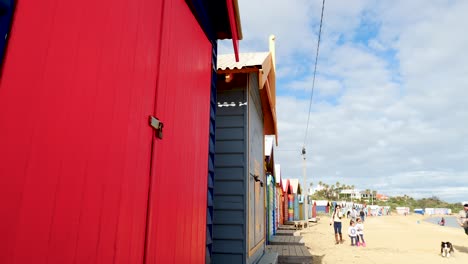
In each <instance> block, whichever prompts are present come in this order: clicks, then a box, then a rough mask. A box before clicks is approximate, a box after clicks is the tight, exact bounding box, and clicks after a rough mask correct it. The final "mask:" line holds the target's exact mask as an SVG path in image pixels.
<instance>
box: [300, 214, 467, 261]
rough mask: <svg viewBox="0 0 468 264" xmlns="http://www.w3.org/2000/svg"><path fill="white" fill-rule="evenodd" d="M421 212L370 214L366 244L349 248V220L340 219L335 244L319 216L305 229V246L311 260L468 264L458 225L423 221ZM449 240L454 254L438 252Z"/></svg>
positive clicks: (465, 236) (365, 225)
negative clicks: (339, 233)
mask: <svg viewBox="0 0 468 264" xmlns="http://www.w3.org/2000/svg"><path fill="white" fill-rule="evenodd" d="M424 218H425V217H424V216H421V215H409V216H399V215H391V216H381V217H369V218H368V219H366V222H365V223H364V229H365V232H364V239H365V240H366V244H367V246H366V247H365V248H363V247H352V246H350V244H351V243H350V239H349V237H348V235H347V230H348V227H349V220H348V219H345V220H344V222H343V229H342V232H343V239H345V242H344V243H343V244H339V245H335V242H334V239H335V238H334V233H333V227H332V226H330V225H329V218H328V217H324V216H321V217H320V220H319V222H318V223H317V224H314V225H312V226H310V227H309V228H307V229H304V230H303V232H302V236H303V237H304V241H305V245H306V246H307V247H308V248H309V250H310V252H311V253H312V255H313V256H314V263H315V264H317V263H322V264H334V263H346V264H352V263H356V264H357V263H359V264H368V263H379V264H386V263H391V264H400V263H403V264H405V263H411V264H417V263H424V264H431V263H464V264H467V263H468V236H467V235H465V233H464V230H463V229H461V228H452V227H446V226H445V227H443V226H438V225H435V224H431V223H428V222H426V221H423V219H424ZM442 241H450V242H452V244H453V245H454V248H455V253H454V254H453V255H452V256H451V257H450V258H443V257H442V256H441V255H440V243H441V242H442Z"/></svg>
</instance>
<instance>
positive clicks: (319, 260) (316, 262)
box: [312, 255, 325, 264]
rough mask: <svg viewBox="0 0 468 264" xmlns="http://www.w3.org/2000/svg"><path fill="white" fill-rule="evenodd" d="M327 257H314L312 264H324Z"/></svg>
mask: <svg viewBox="0 0 468 264" xmlns="http://www.w3.org/2000/svg"><path fill="white" fill-rule="evenodd" d="M323 257H325V255H322V256H319V255H312V263H314V264H322V259H323Z"/></svg>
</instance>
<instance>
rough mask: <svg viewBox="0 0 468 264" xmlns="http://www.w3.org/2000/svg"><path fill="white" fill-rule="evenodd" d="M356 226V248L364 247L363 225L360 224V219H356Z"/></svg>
mask: <svg viewBox="0 0 468 264" xmlns="http://www.w3.org/2000/svg"><path fill="white" fill-rule="evenodd" d="M356 221H357V224H356V233H357V236H356V238H357V242H356V246H358V247H359V246H363V247H366V241H365V240H364V223H363V222H362V220H361V218H358V219H357V220H356Z"/></svg>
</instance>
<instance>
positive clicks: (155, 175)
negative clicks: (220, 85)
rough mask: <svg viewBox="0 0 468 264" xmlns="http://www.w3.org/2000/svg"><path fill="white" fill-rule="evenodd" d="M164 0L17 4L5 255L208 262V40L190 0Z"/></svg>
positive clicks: (3, 123) (4, 90) (4, 130)
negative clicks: (158, 128)
mask: <svg viewBox="0 0 468 264" xmlns="http://www.w3.org/2000/svg"><path fill="white" fill-rule="evenodd" d="M164 2H165V3H164V5H163V0H160V1H154V0H112V1H110V0H101V1H91V0H80V1H56V0H43V1H37V0H21V1H17V7H16V12H15V19H14V22H13V27H12V30H11V34H10V40H9V45H8V50H7V55H6V58H5V61H4V65H3V73H2V79H1V80H0V234H1V239H0V263H72V262H73V263H110V262H117V263H142V262H143V259H144V258H145V254H146V257H147V260H148V261H147V263H156V262H157V263H171V262H175V261H178V260H179V258H181V259H182V258H183V259H186V260H193V261H189V262H191V263H196V262H198V263H201V262H202V261H204V243H205V233H204V227H205V210H206V178H207V157H208V154H207V148H208V143H207V140H208V118H209V91H210V69H211V68H210V63H211V53H210V52H211V46H210V45H209V42H208V41H207V40H206V37H205V36H204V35H203V32H202V31H201V29H199V27H198V24H197V22H196V21H195V19H194V18H193V16H192V14H191V13H190V11H189V9H188V8H187V6H186V4H185V2H184V1H183V0H165V1H164ZM163 6H164V7H165V8H166V10H165V11H170V12H169V13H167V14H166V13H164V18H163V15H162V14H163V13H162V11H163V10H162V7H163ZM176 14H177V20H176ZM161 23H163V25H162V24H161ZM161 30H163V31H164V33H163V32H161ZM173 30H174V31H175V32H172V31H173ZM172 33H173V34H172ZM161 36H162V38H161ZM161 49H162V51H161ZM205 50H206V51H205ZM160 55H161V56H160ZM160 59H161V67H160V64H159V60H160ZM160 70H161V72H160ZM159 72H160V74H159V77H158V73H159ZM155 98H157V99H155ZM151 114H156V116H157V117H159V118H160V119H162V120H163V122H165V128H164V139H163V140H159V139H155V138H154V136H153V131H152V129H151V128H150V127H149V126H148V116H149V115H151ZM152 147H153V149H152ZM151 164H152V165H151ZM150 182H151V187H150V186H149V183H150ZM149 189H151V190H150V191H148V190H149ZM148 193H151V201H150V206H151V207H150V210H149V216H150V217H149V219H150V222H149V223H147V213H148V205H147V202H148ZM147 226H148V227H149V230H148V231H149V235H148V236H147V238H145V232H146V228H147ZM176 228H177V229H176ZM145 243H146V245H147V246H145ZM176 243H178V244H176ZM145 250H146V252H145ZM160 260H161V261H162V262H161V261H160ZM164 261H165V262H164Z"/></svg>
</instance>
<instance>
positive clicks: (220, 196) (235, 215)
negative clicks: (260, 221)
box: [212, 76, 247, 263]
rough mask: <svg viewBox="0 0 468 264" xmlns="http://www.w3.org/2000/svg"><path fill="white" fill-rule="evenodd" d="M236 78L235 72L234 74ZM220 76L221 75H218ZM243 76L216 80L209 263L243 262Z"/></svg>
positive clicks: (244, 92) (244, 145)
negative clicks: (226, 103)
mask: <svg viewBox="0 0 468 264" xmlns="http://www.w3.org/2000/svg"><path fill="white" fill-rule="evenodd" d="M236 78H237V76H236ZM219 79H221V78H219ZM246 85H247V79H246V78H242V79H240V80H239V79H237V80H236V82H234V83H230V84H229V85H227V84H226V83H224V81H223V80H221V81H218V88H217V100H218V104H219V103H221V104H223V103H224V102H229V103H231V102H235V106H228V107H218V108H217V111H216V144H215V153H216V157H215V183H214V217H213V221H214V223H213V259H212V260H213V263H245V260H246V251H245V247H246V246H245V237H246V233H245V232H246V226H245V204H246V200H245V192H246V186H245V178H246V155H247V154H246V149H247V147H246V136H247V135H246V122H247V116H246V112H247V111H246V106H245V105H244V106H239V102H245V101H247V99H246V93H247V92H246Z"/></svg>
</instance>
